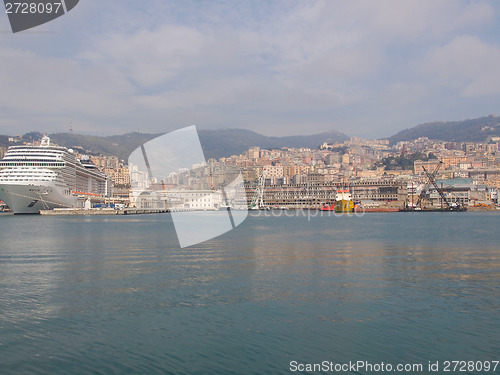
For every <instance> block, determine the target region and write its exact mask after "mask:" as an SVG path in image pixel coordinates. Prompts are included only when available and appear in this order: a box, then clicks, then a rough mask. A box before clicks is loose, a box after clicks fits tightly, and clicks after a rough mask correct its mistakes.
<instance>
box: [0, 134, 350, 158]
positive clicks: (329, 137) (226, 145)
mask: <svg viewBox="0 0 500 375" xmlns="http://www.w3.org/2000/svg"><path fill="white" fill-rule="evenodd" d="M198 134H199V137H200V142H201V145H202V148H203V151H204V153H205V157H206V158H207V159H209V158H216V159H218V158H221V157H228V156H231V155H239V154H241V153H242V152H244V151H246V150H248V149H249V148H250V147H253V146H259V147H261V148H267V149H269V148H281V147H307V148H316V147H318V146H320V145H321V144H322V143H323V142H328V143H333V142H338V141H343V140H346V139H348V138H347V136H346V135H344V134H342V133H339V132H328V133H321V134H315V135H308V136H299V135H298V136H287V137H268V136H265V135H262V134H259V133H255V132H253V131H250V130H244V129H218V130H199V131H198ZM159 135H161V133H159V134H145V133H137V132H136V133H127V134H123V135H113V136H108V137H98V136H91V135H83V134H74V133H54V134H49V137H50V139H51V140H52V142H54V143H56V144H58V145H61V146H65V147H68V148H74V149H83V150H87V151H88V152H90V153H92V154H95V155H98V154H104V155H116V156H118V157H119V158H120V159H123V160H126V159H127V158H128V156H129V154H130V153H131V152H132V151H133V150H135V149H136V148H137V147H139V146H140V145H141V144H143V143H145V142H147V141H149V140H151V139H153V138H156V137H158V136H159ZM40 138H41V133H37V132H31V133H28V134H25V135H24V136H23V140H24V141H31V140H33V139H40ZM2 139H3V138H1V137H0V142H1V141H2ZM5 140H7V137H5Z"/></svg>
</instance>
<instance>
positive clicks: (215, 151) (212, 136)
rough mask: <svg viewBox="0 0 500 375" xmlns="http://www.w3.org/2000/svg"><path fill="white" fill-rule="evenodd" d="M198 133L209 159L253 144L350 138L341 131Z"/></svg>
mask: <svg viewBox="0 0 500 375" xmlns="http://www.w3.org/2000/svg"><path fill="white" fill-rule="evenodd" d="M198 134H199V136H200V142H201V145H202V148H203V151H204V153H205V157H206V158H207V159H209V158H216V159H218V158H220V157H222V156H231V155H239V154H241V153H243V152H244V151H246V150H248V149H249V148H250V147H253V146H258V147H261V148H265V149H271V148H281V147H295V148H299V147H307V148H317V147H318V146H320V145H321V144H322V143H323V142H328V143H333V142H339V141H344V140H346V139H348V137H347V136H346V135H345V134H342V133H339V132H329V133H321V134H314V135H304V136H301V135H297V136H287V137H267V136H265V135H262V134H259V133H255V132H253V131H250V130H244V129H219V130H200V131H199V132H198Z"/></svg>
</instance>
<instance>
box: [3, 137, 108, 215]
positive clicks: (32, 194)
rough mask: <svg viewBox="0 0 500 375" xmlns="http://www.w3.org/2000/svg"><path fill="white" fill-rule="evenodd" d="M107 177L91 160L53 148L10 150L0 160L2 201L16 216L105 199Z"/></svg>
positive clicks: (45, 144) (44, 142)
mask: <svg viewBox="0 0 500 375" xmlns="http://www.w3.org/2000/svg"><path fill="white" fill-rule="evenodd" d="M106 193H107V179H106V175H105V174H104V173H102V172H101V171H99V170H98V169H97V167H96V166H95V165H94V164H92V163H91V162H90V161H89V160H88V157H82V160H79V159H77V158H76V156H75V155H74V152H73V150H71V149H67V148H65V147H59V146H53V145H51V144H50V138H49V137H47V136H45V137H43V138H42V141H41V143H40V146H28V145H25V146H11V147H9V149H8V150H7V153H6V154H5V156H4V158H3V159H2V160H0V200H3V201H4V202H5V203H6V204H7V205H8V206H9V208H10V209H11V210H12V211H13V212H14V214H37V213H40V210H50V209H54V208H70V207H80V206H83V202H84V201H85V200H86V199H87V198H92V199H98V198H99V197H104V196H106Z"/></svg>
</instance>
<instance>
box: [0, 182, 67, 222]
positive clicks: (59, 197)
mask: <svg viewBox="0 0 500 375" xmlns="http://www.w3.org/2000/svg"><path fill="white" fill-rule="evenodd" d="M0 199H1V200H3V201H4V202H5V203H6V204H7V205H8V206H9V208H10V209H11V210H12V211H13V212H14V214H38V213H40V210H52V209H54V208H62V207H76V206H77V199H76V197H75V196H73V195H65V194H64V192H63V191H62V189H61V188H58V187H57V186H55V185H54V184H53V183H52V182H51V181H47V182H45V183H40V182H39V183H36V184H33V183H26V184H19V183H18V184H10V183H2V184H0Z"/></svg>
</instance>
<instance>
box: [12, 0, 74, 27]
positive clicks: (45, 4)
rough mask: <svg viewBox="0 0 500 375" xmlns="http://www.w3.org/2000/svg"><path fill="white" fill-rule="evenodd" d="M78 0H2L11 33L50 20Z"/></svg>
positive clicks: (72, 6)
mask: <svg viewBox="0 0 500 375" xmlns="http://www.w3.org/2000/svg"><path fill="white" fill-rule="evenodd" d="M79 1H80V0H18V1H14V0H4V1H3V2H4V4H5V13H6V14H7V16H8V17H9V22H10V27H11V28H12V32H13V33H17V32H20V31H24V30H28V29H31V28H33V27H37V26H40V25H42V24H44V23H47V22H50V21H52V20H54V19H56V18H58V17H61V16H62V15H64V14H65V13H67V12H69V11H70V10H71V9H73V8H74V7H75V6H76V5H77V4H78V2H79Z"/></svg>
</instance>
